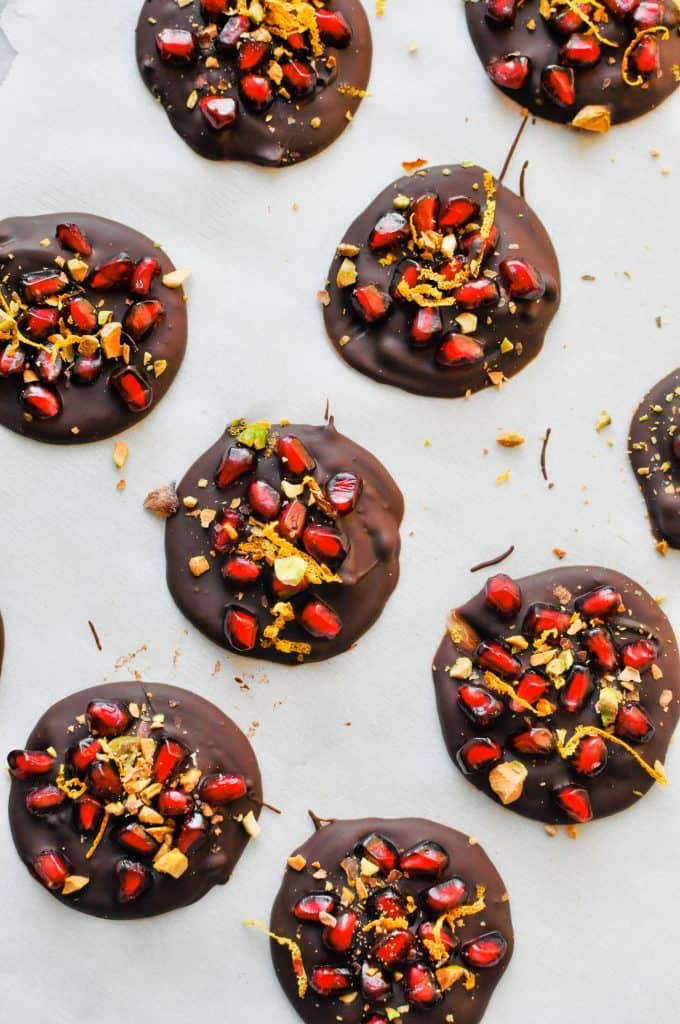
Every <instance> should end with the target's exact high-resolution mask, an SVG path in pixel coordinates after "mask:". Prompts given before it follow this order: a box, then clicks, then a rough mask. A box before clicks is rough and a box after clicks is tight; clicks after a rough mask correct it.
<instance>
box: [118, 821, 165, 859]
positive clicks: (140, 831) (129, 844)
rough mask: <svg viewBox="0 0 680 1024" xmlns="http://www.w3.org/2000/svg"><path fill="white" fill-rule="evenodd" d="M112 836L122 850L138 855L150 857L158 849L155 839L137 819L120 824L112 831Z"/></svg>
mask: <svg viewBox="0 0 680 1024" xmlns="http://www.w3.org/2000/svg"><path fill="white" fill-rule="evenodd" d="M113 838H114V840H115V841H116V842H117V843H118V845H119V846H122V847H123V849H124V850H129V851H130V853H134V854H136V855H137V856H138V857H151V856H153V854H155V853H156V851H157V850H158V843H157V842H156V840H155V839H154V838H153V837H152V836H150V835H149V833H148V832H147V831H146V829H145V828H144V826H143V825H140V824H139V822H137V821H133V822H130V824H128V825H122V826H121V827H120V828H119V829H117V830H116V831H115V832H114V833H113Z"/></svg>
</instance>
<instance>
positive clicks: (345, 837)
mask: <svg viewBox="0 0 680 1024" xmlns="http://www.w3.org/2000/svg"><path fill="white" fill-rule="evenodd" d="M372 832H378V833H380V834H382V835H384V836H386V837H387V838H389V839H391V840H392V841H393V842H394V844H395V845H396V846H397V848H398V849H399V850H406V849H408V848H409V847H411V846H413V845H415V844H416V843H418V842H420V841H422V840H434V841H435V842H437V843H439V844H440V845H441V846H442V847H443V848H444V849H445V850H446V852H447V853H448V855H449V865H448V867H447V869H446V871H445V872H444V874H443V876H442V877H443V879H446V878H449V877H451V876H452V875H457V876H460V877H461V878H463V880H464V881H465V882H467V883H468V885H469V887H470V889H471V891H472V892H474V888H475V886H476V885H483V886H485V888H486V895H485V901H486V909H485V910H484V911H482V912H481V913H480V914H476V915H471V916H470V917H467V918H462V920H461V922H459V923H460V924H461V925H462V926H461V927H459V928H458V929H457V930H456V935H457V936H458V938H459V939H460V940H461V942H466V941H468V940H469V939H472V938H475V937H476V936H478V935H480V934H482V933H484V932H489V931H499V932H500V933H501V934H502V935H503V937H504V938H505V940H506V942H507V944H508V948H507V953H506V955H505V958H504V959H503V961H502V962H501V963H500V964H499V965H498V966H497V967H493V968H490V969H486V970H478V971H476V972H475V974H476V986H475V988H474V990H473V991H471V992H466V991H465V990H464V988H463V987H462V985H461V984H460V983H458V984H456V985H454V986H453V988H451V989H449V991H448V992H447V993H446V994H445V998H444V1000H443V1001H442V1002H440V1003H438V1004H437V1006H435V1007H434V1008H432V1009H429V1010H427V1009H422V1008H416V1007H411V1010H410V1012H409V1013H408V1018H407V1019H408V1020H411V1019H412V1018H413V1019H414V1020H417V1021H420V1022H422V1024H425V1022H426V1021H436V1022H443V1021H444V1020H445V1018H446V1016H447V1014H453V1016H454V1019H455V1021H456V1024H477V1021H479V1020H481V1018H482V1017H483V1015H484V1011H485V1010H486V1007H487V1005H488V1003H489V1000H490V999H491V996H492V994H493V991H494V989H495V987H496V985H497V984H498V982H499V981H500V979H501V977H502V976H503V973H504V972H505V970H506V969H507V967H508V965H509V963H510V959H511V957H512V953H513V948H514V941H513V932H512V919H511V916H510V903H509V901H508V895H507V892H506V889H505V885H504V883H503V880H502V878H501V877H500V875H499V874H498V872H497V870H496V868H495V867H494V865H493V864H492V862H491V861H490V860H489V858H488V856H487V855H486V854H485V852H484V850H483V849H482V847H481V846H479V844H478V843H477V842H475V841H473V840H470V839H469V838H468V836H466V835H464V834H463V833H462V832H457V831H455V830H454V829H452V828H448V827H447V826H446V825H442V824H439V823H437V822H433V821H427V820H425V819H422V818H402V819H390V818H363V819H358V820H354V821H333V822H331V823H330V824H328V825H324V826H323V827H322V828H320V829H319V831H318V832H316V834H315V835H313V836H311V838H310V839H308V840H307V842H305V843H303V844H302V846H299V847H298V848H297V849H296V850H295V851H294V854H301V855H302V856H303V857H304V858H305V859H306V861H307V867H306V868H305V870H303V871H301V872H299V871H295V870H293V869H292V868H290V867H289V868H287V869H286V873H285V875H284V878H283V883H282V885H281V888H280V890H279V893H278V895H277V897H276V900H275V902H274V906H273V908H272V914H271V924H270V928H271V931H272V932H274V934H276V935H279V936H285V937H287V938H291V939H294V940H295V941H296V942H298V943H299V946H300V950H301V952H302V959H303V961H304V965H305V968H306V970H307V973H308V974H309V973H310V971H311V970H312V969H313V968H314V967H315V966H318V965H319V964H332V963H337V962H338V960H337V958H335V957H334V955H333V954H332V953H331V952H329V950H328V949H326V948H325V946H323V945H322V943H321V931H322V929H321V927H320V926H319V925H318V924H301V923H300V922H299V921H298V920H297V919H296V918H295V917H294V916H293V914H292V912H291V911H292V908H293V907H294V905H295V904H296V903H297V901H298V900H299V899H300V898H301V897H302V896H304V895H305V894H306V893H308V892H312V891H315V890H316V891H319V889H320V888H323V885H324V883H323V882H322V883H319V882H318V881H316V880H315V879H314V878H313V877H312V875H313V872H314V871H315V868H314V867H313V866H312V865H313V864H314V863H315V862H317V861H318V862H319V863H320V864H321V867H322V868H323V869H324V870H326V871H327V872H328V880H329V881H330V882H332V883H333V886H334V888H336V890H337V892H340V891H341V889H342V887H343V885H346V884H347V883H346V878H345V873H344V872H343V870H342V869H341V867H340V862H341V861H342V860H343V859H344V858H345V857H347V856H348V855H349V854H352V853H353V851H354V847H355V845H356V844H357V842H359V840H361V839H363V838H364V837H365V836H368V835H370V834H371V833H372ZM397 884H398V886H399V888H400V889H401V891H402V892H403V893H404V894H405V895H408V896H412V897H413V898H414V899H415V900H416V901H417V902H418V901H419V896H420V895H421V894H422V893H423V892H424V891H425V890H426V889H428V888H429V887H430V886H431V885H432V884H433V880H432V878H430V879H426V878H417V877H415V876H412V877H406V876H402V877H401V879H400V881H399V882H398V883H397ZM473 898H474V897H473ZM462 922H465V923H462ZM271 953H272V959H273V961H274V968H275V970H276V974H277V976H278V979H279V982H280V983H281V986H282V988H283V990H284V992H285V993H286V995H287V997H288V999H289V1000H290V1002H291V1004H292V1005H293V1008H294V1009H295V1010H296V1011H297V1013H298V1014H299V1015H300V1017H301V1018H302V1019H303V1020H304V1021H307V1022H308V1024H334V1022H336V1021H341V1022H343V1024H359V1022H360V1021H362V1020H364V1013H363V1011H364V1005H365V1004H364V1001H363V999H362V998H361V997H359V998H358V999H355V1000H354V1002H352V1003H349V1004H343V1003H342V1002H340V1001H339V1000H338V999H327V998H319V996H317V995H315V993H314V992H313V991H311V989H310V990H309V991H308V992H307V995H306V996H305V998H304V999H300V998H299V996H298V992H297V985H296V981H295V976H294V974H293V970H292V966H291V957H290V953H289V951H288V950H287V949H286V948H285V947H282V946H279V945H278V944H276V943H274V942H272V944H271ZM452 962H453V963H458V962H459V961H458V960H457V959H456V957H455V956H454V959H453V961H452ZM405 1004H406V998H405V996H404V993H403V989H402V987H401V986H400V985H399V984H398V983H395V984H394V994H393V996H392V998H391V999H389V1000H388V1002H387V1003H386V1004H380V1003H377V1004H374V1005H373V1011H374V1012H376V1013H379V1012H381V1011H383V1012H384V1010H385V1006H389V1007H392V1008H395V1009H396V1007H398V1006H403V1005H405ZM367 1016H370V1014H367Z"/></svg>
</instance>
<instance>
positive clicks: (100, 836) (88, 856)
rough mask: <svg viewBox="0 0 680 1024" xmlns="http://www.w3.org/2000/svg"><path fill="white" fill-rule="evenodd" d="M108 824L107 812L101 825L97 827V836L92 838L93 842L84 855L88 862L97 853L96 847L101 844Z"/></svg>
mask: <svg viewBox="0 0 680 1024" xmlns="http://www.w3.org/2000/svg"><path fill="white" fill-rule="evenodd" d="M108 823H109V812H108V811H107V812H106V814H105V815H104V817H103V818H102V823H101V825H100V826H99V832H97V835H96V836H95V837H94V841H93V843H92V846H91V847H90V849H89V850H88V851H87V853H86V854H85V860H90V859H91V858H92V857H94V855H95V853H96V852H97V847H98V846H99V844H100V843H101V841H102V839H103V838H104V833H105V832H106V826H107V825H108Z"/></svg>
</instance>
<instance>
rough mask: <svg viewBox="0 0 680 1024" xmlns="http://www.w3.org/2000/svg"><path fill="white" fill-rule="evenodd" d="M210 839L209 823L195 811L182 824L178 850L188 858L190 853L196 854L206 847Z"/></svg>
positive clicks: (178, 837)
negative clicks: (206, 842)
mask: <svg viewBox="0 0 680 1024" xmlns="http://www.w3.org/2000/svg"><path fill="white" fill-rule="evenodd" d="M207 838H208V822H207V821H206V819H205V818H204V817H203V815H202V814H199V812H198V811H194V812H193V814H190V815H189V816H188V817H187V818H185V819H184V821H183V822H182V828H181V829H180V832H179V835H178V836H177V843H176V845H177V849H178V850H181V852H182V853H183V854H184V855H185V856H186V857H188V856H189V854H190V853H196V851H197V850H200V848H201V847H202V846H203V845H204V843H205V841H206V840H207Z"/></svg>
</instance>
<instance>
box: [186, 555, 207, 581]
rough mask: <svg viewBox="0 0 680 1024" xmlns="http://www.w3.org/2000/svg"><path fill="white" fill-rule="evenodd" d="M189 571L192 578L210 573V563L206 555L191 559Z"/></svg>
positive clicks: (195, 556)
mask: <svg viewBox="0 0 680 1024" xmlns="http://www.w3.org/2000/svg"><path fill="white" fill-rule="evenodd" d="M189 571H190V572H191V575H192V576H203V574H204V573H206V572H210V562H209V561H208V559H207V558H206V557H205V555H194V557H193V558H190V559H189Z"/></svg>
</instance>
